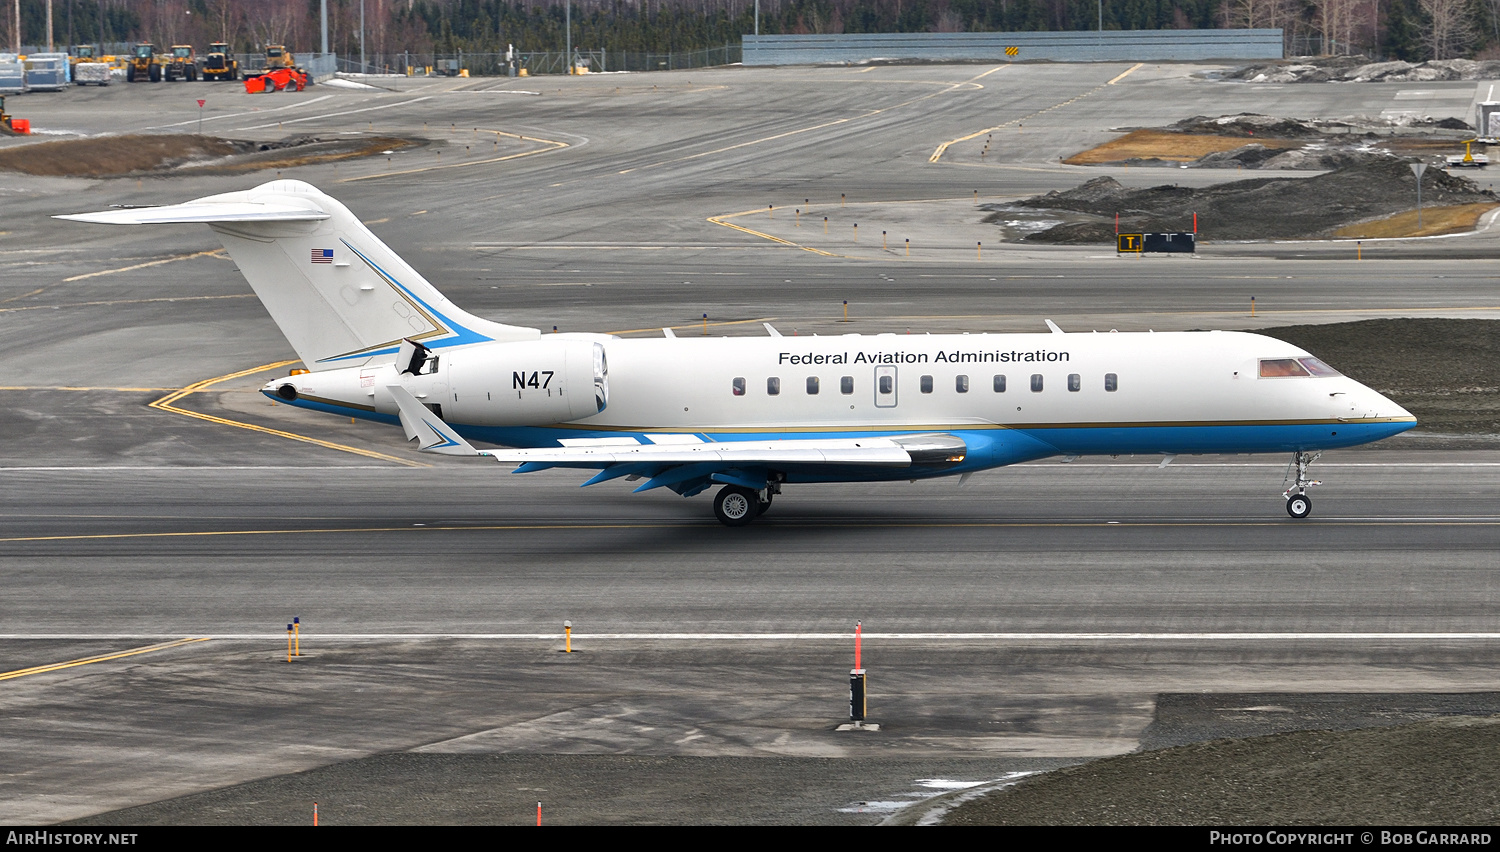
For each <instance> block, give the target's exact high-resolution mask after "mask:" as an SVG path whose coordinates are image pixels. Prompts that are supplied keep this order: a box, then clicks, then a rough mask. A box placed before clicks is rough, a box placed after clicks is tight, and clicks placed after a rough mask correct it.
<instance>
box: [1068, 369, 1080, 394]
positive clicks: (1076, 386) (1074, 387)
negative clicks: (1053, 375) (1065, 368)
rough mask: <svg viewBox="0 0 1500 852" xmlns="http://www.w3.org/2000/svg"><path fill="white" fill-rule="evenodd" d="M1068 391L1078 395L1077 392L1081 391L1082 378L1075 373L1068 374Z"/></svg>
mask: <svg viewBox="0 0 1500 852" xmlns="http://www.w3.org/2000/svg"><path fill="white" fill-rule="evenodd" d="M1068 390H1069V391H1071V392H1072V393H1078V392H1079V391H1081V390H1083V376H1080V375H1078V374H1077V373H1069V374H1068Z"/></svg>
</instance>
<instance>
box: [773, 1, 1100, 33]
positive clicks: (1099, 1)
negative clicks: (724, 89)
mask: <svg viewBox="0 0 1500 852" xmlns="http://www.w3.org/2000/svg"><path fill="white" fill-rule="evenodd" d="M1099 2H1100V3H1103V2H1104V0H1099ZM755 34H756V35H760V0H755Z"/></svg>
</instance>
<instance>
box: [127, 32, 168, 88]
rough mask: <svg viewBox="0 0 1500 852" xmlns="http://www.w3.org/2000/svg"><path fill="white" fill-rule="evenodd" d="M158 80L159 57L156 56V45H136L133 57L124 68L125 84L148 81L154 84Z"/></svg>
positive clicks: (159, 70)
mask: <svg viewBox="0 0 1500 852" xmlns="http://www.w3.org/2000/svg"><path fill="white" fill-rule="evenodd" d="M160 79H161V57H159V56H157V55H156V45H154V44H151V43H150V42H141V43H140V44H137V45H136V46H135V55H134V56H132V57H130V64H129V65H126V66H125V82H127V83H136V82H139V81H141V80H150V81H151V82H153V83H155V82H157V81H158V80H160Z"/></svg>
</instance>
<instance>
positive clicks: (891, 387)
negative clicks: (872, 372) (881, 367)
mask: <svg viewBox="0 0 1500 852" xmlns="http://www.w3.org/2000/svg"><path fill="white" fill-rule="evenodd" d="M879 392H880V393H881V394H893V393H895V392H896V377H895V376H881V377H880V388H879Z"/></svg>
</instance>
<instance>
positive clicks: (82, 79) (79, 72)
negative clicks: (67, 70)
mask: <svg viewBox="0 0 1500 852" xmlns="http://www.w3.org/2000/svg"><path fill="white" fill-rule="evenodd" d="M109 72H110V67H109V63H108V62H80V63H78V64H77V65H74V66H73V82H74V83H75V84H76V85H79V86H87V85H89V84H90V83H92V84H94V85H96V86H108V85H109V84H110V83H111V82H112V81H113V78H112V77H111V76H110V73H109Z"/></svg>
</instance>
